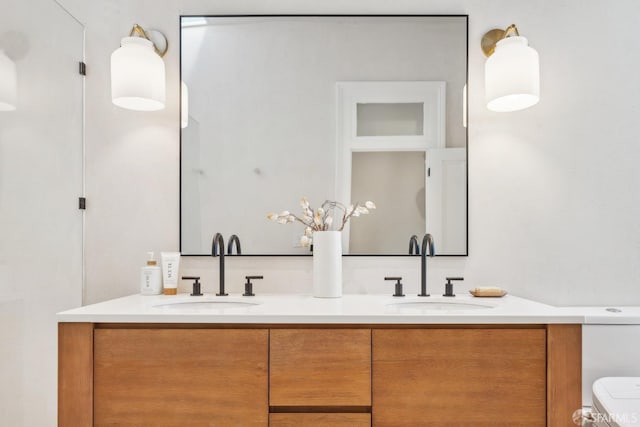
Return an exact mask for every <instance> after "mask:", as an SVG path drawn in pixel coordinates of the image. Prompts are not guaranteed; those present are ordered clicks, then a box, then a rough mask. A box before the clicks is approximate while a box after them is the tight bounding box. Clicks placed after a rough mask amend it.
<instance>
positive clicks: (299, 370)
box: [269, 329, 371, 406]
mask: <svg viewBox="0 0 640 427" xmlns="http://www.w3.org/2000/svg"><path fill="white" fill-rule="evenodd" d="M270 352H271V353H270V371H269V372H270V387H271V389H270V405H271V406H369V405H371V330H370V329H272V330H271V337H270Z"/></svg>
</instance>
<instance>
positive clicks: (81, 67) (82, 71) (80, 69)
mask: <svg viewBox="0 0 640 427" xmlns="http://www.w3.org/2000/svg"><path fill="white" fill-rule="evenodd" d="M78 73H80V75H81V76H86V75H87V64H85V63H84V62H82V61H80V62H78Z"/></svg>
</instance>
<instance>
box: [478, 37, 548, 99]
mask: <svg viewBox="0 0 640 427" xmlns="http://www.w3.org/2000/svg"><path fill="white" fill-rule="evenodd" d="M481 44H482V50H483V51H484V54H485V55H486V56H488V58H487V62H486V63H485V66H484V87H485V92H486V98H487V108H488V109H489V110H492V111H498V112H506V111H517V110H523V109H525V108H529V107H531V106H533V105H535V104H537V103H538V101H539V100H540V61H539V59H538V52H536V51H535V49H533V48H531V47H529V44H528V42H527V39H526V38H525V37H522V36H521V35H520V33H519V32H518V29H517V28H516V26H515V25H510V26H509V27H508V28H507V29H506V30H500V29H495V30H491V31H489V32H487V33H486V34H485V35H484V36H483V37H482V43H481Z"/></svg>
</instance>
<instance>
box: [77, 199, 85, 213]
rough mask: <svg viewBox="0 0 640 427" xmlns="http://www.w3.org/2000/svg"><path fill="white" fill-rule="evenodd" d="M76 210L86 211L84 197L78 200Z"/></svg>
mask: <svg viewBox="0 0 640 427" xmlns="http://www.w3.org/2000/svg"><path fill="white" fill-rule="evenodd" d="M78 209H81V210H85V209H87V199H86V198H84V197H79V198H78Z"/></svg>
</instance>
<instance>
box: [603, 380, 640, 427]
mask: <svg viewBox="0 0 640 427" xmlns="http://www.w3.org/2000/svg"><path fill="white" fill-rule="evenodd" d="M592 399H593V406H592V407H591V419H592V425H593V426H594V427H627V426H640V377H604V378H600V379H598V380H596V381H595V382H594V383H593V395H592Z"/></svg>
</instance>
